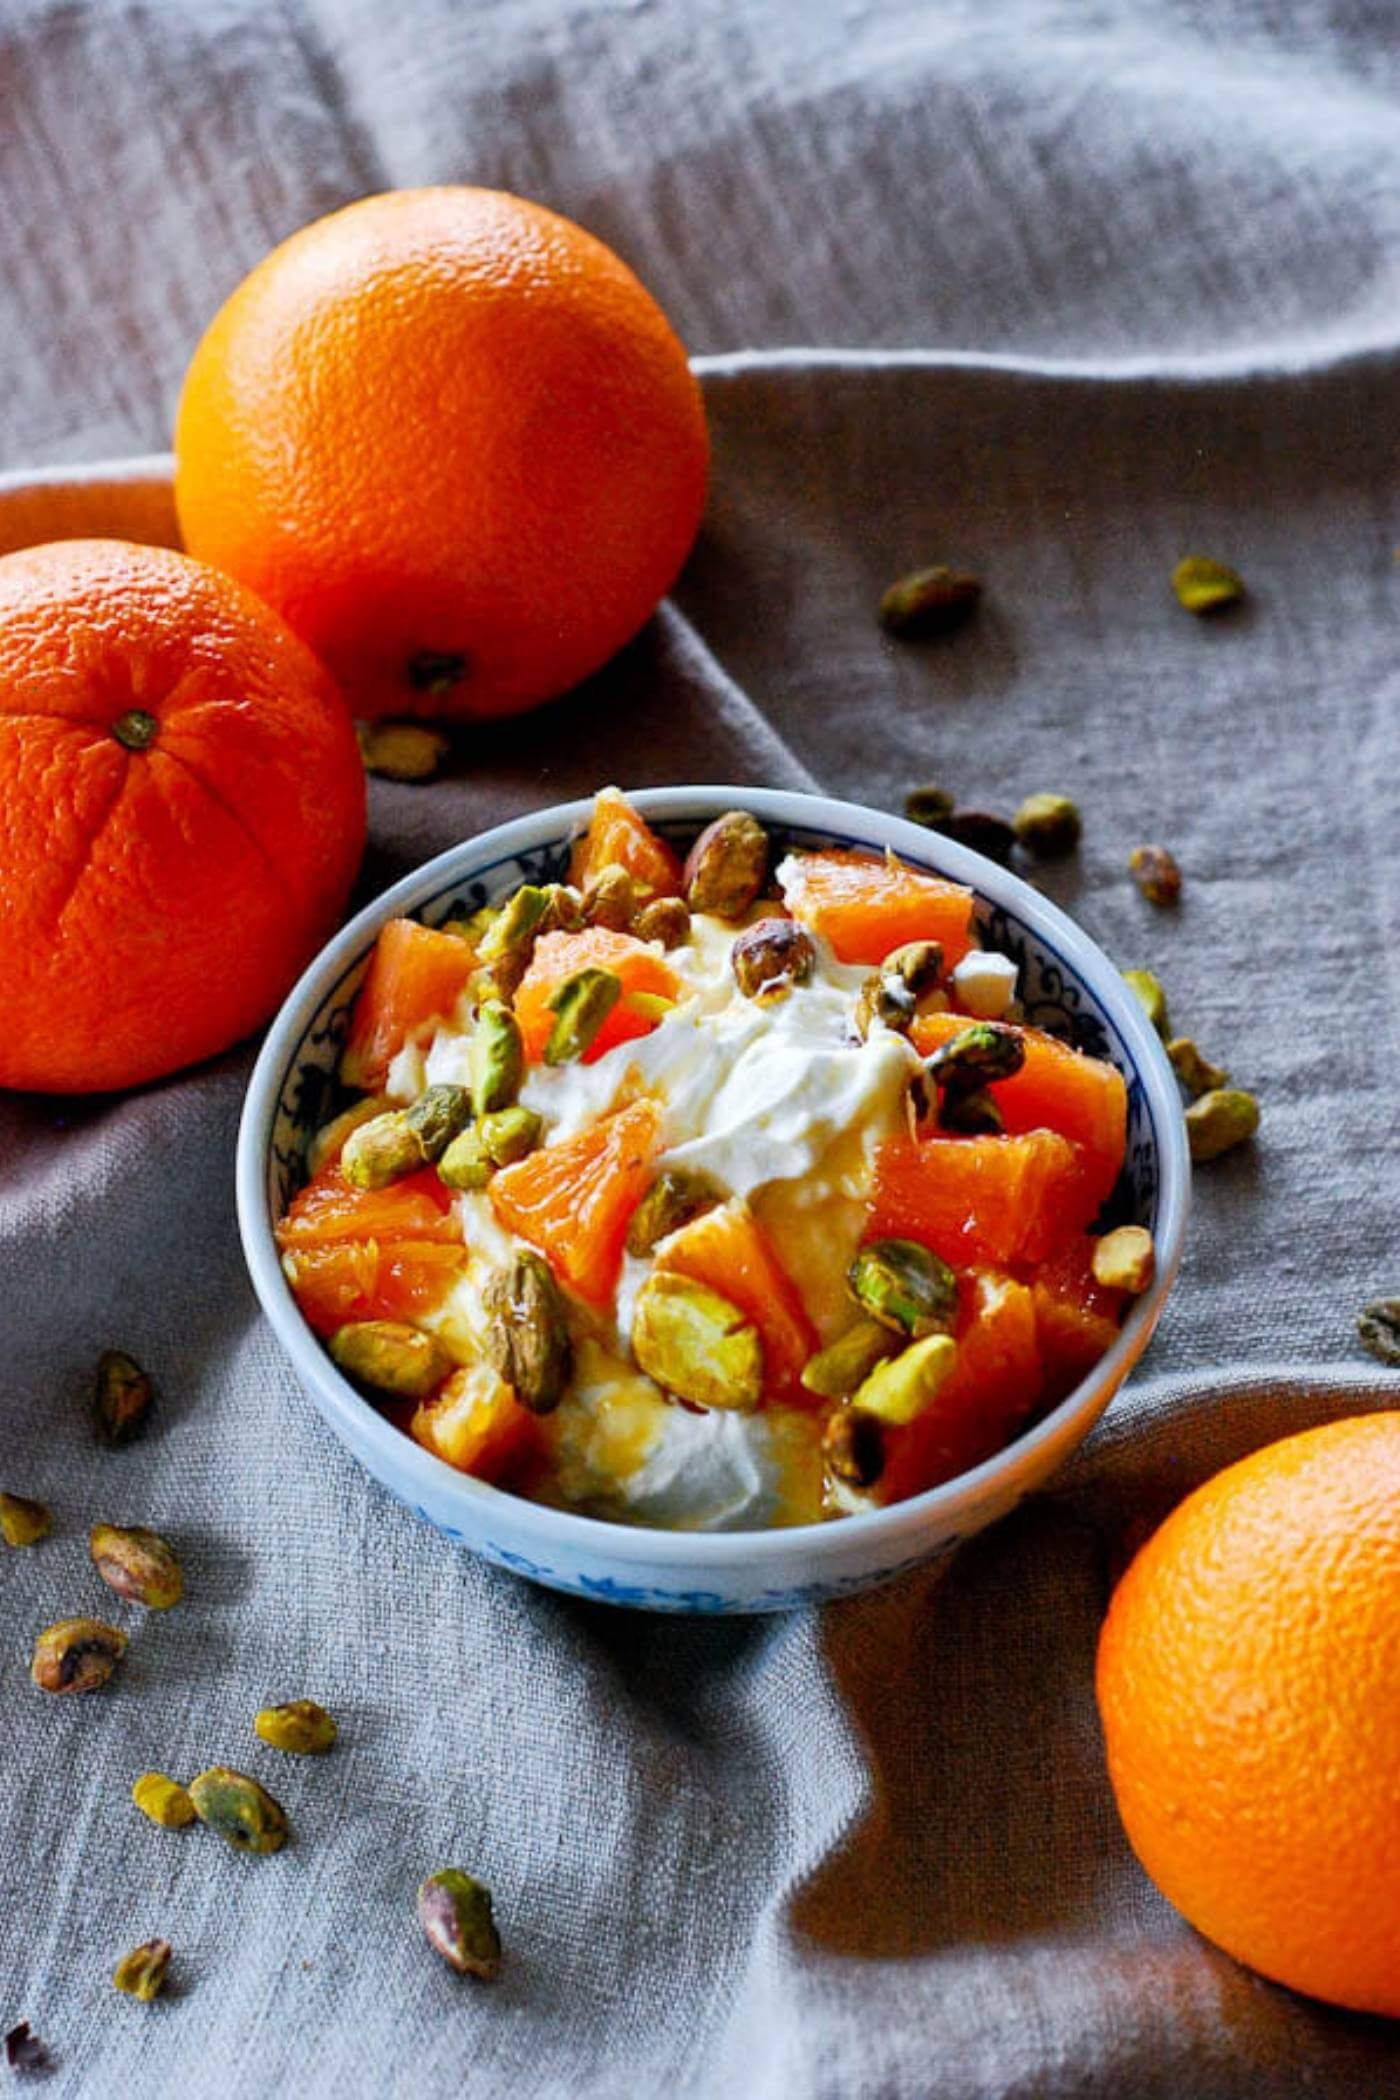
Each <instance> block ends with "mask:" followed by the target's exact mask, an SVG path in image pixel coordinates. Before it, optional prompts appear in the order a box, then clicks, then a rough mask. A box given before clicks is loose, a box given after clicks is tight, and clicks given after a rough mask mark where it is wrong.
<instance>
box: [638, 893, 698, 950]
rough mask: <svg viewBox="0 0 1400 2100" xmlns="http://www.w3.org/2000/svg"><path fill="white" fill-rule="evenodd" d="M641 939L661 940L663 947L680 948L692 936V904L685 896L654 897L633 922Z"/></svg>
mask: <svg viewBox="0 0 1400 2100" xmlns="http://www.w3.org/2000/svg"><path fill="white" fill-rule="evenodd" d="M632 931H633V933H634V934H635V935H636V936H637V939H638V940H639V941H660V943H661V945H662V947H663V948H679V947H680V945H681V943H682V942H683V941H685V940H688V939H689V937H690V906H689V905H688V904H687V903H686V902H685V899H684V898H683V897H653V898H652V900H651V902H650V904H644V905H643V906H642V908H641V910H640V911H639V912H638V913H637V916H636V918H635V919H634V920H633V922H632Z"/></svg>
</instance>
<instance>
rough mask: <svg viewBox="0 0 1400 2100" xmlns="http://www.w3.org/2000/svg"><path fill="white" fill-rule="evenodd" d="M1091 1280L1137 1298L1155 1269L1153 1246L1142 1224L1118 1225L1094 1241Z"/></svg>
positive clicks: (1154, 1272)
mask: <svg viewBox="0 0 1400 2100" xmlns="http://www.w3.org/2000/svg"><path fill="white" fill-rule="evenodd" d="M1090 1267H1091V1270H1092V1272H1093V1277H1094V1281H1095V1283H1101V1284H1103V1285H1104V1286H1105V1288H1106V1289H1108V1290H1111V1291H1129V1292H1131V1293H1132V1295H1133V1296H1134V1297H1138V1296H1139V1295H1140V1294H1141V1293H1142V1292H1143V1291H1145V1290H1146V1289H1147V1286H1148V1285H1149V1284H1150V1283H1151V1281H1152V1278H1153V1276H1154V1275H1155V1274H1156V1270H1157V1249H1156V1246H1155V1245H1154V1243H1153V1239H1152V1235H1151V1233H1150V1232H1149V1231H1148V1230H1147V1227H1146V1226H1145V1225H1119V1226H1117V1227H1116V1228H1115V1230H1114V1231H1112V1232H1106V1233H1104V1235H1103V1237H1102V1238H1101V1239H1098V1240H1095V1242H1094V1252H1093V1256H1092V1259H1091V1262H1090Z"/></svg>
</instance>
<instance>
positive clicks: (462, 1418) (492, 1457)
mask: <svg viewBox="0 0 1400 2100" xmlns="http://www.w3.org/2000/svg"><path fill="white" fill-rule="evenodd" d="M409 1433H410V1435H412V1436H413V1437H415V1438H416V1439H417V1441H418V1442H419V1443H420V1444H422V1445H423V1447H424V1449H425V1450H428V1451H432V1452H435V1453H436V1455H437V1456H438V1457H439V1458H443V1459H446V1461H447V1463H448V1465H449V1466H455V1467H456V1468H457V1470H458V1472H459V1473H474V1474H475V1475H476V1477H477V1478H478V1480H499V1479H500V1478H501V1476H502V1474H504V1473H506V1472H508V1471H509V1470H511V1469H512V1468H513V1467H515V1466H517V1465H519V1464H520V1462H521V1461H522V1460H523V1459H525V1458H527V1457H528V1456H529V1455H530V1454H531V1453H532V1452H533V1451H534V1450H535V1448H536V1446H537V1445H538V1442H539V1425H538V1423H537V1422H536V1419H535V1417H534V1416H533V1415H532V1414H531V1413H530V1412H529V1411H528V1409H526V1408H523V1407H522V1406H521V1405H520V1402H519V1401H518V1400H517V1399H516V1397H515V1394H514V1393H513V1392H512V1390H511V1388H510V1387H509V1386H508V1385H507V1384H506V1382H505V1380H504V1379H503V1378H498V1377H497V1376H496V1374H495V1372H494V1371H493V1370H491V1369H490V1367H489V1366H488V1365H486V1364H467V1365H464V1366H463V1368H462V1369H461V1370H458V1371H454V1372H453V1374H452V1376H451V1377H450V1378H449V1379H448V1381H447V1383H446V1385H444V1386H443V1387H442V1388H441V1390H440V1391H439V1392H438V1393H437V1394H436V1395H435V1396H434V1397H433V1399H431V1400H426V1401H424V1402H423V1404H422V1405H421V1406H420V1407H419V1408H418V1409H417V1410H416V1411H415V1413H414V1415H413V1419H412V1421H411V1422H410V1423H409Z"/></svg>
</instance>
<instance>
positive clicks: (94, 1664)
mask: <svg viewBox="0 0 1400 2100" xmlns="http://www.w3.org/2000/svg"><path fill="white" fill-rule="evenodd" d="M125 1653H126V1635H125V1634H124V1633H123V1632H122V1631H121V1629H120V1627H117V1626H108V1625H107V1624H105V1622H104V1621H103V1620H101V1619H59V1620H57V1621H56V1622H55V1624H54V1625H52V1626H46V1627H45V1628H44V1631H43V1632H42V1633H41V1634H40V1635H39V1638H38V1640H37V1641H35V1643H34V1657H33V1661H32V1662H31V1663H30V1666H29V1675H30V1677H31V1679H32V1680H33V1682H34V1683H35V1684H36V1685H37V1686H38V1687H39V1690H40V1691H41V1692H55V1693H60V1694H63V1693H68V1692H97V1691H100V1690H101V1689H102V1687H103V1685H105V1684H107V1683H109V1682H110V1680H111V1677H112V1673H113V1671H114V1670H115V1669H116V1667H117V1664H118V1663H119V1662H120V1661H121V1659H122V1657H123V1656H124V1655H125Z"/></svg>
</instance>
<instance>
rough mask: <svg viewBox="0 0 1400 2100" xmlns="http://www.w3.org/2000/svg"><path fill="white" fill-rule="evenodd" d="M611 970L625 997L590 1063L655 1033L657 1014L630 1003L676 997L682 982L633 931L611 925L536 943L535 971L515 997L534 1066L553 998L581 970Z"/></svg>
mask: <svg viewBox="0 0 1400 2100" xmlns="http://www.w3.org/2000/svg"><path fill="white" fill-rule="evenodd" d="M583 969H597V970H611V971H612V973H613V975H614V976H615V977H620V978H621V980H622V997H621V998H620V999H619V1000H618V1002H617V1005H616V1006H615V1007H614V1008H613V1010H612V1012H611V1013H610V1014H609V1015H608V1018H607V1020H606V1021H604V1023H603V1025H602V1027H601V1028H600V1029H599V1031H598V1033H597V1035H596V1036H595V1037H594V1039H593V1041H592V1043H591V1044H590V1045H589V1048H588V1050H587V1052H586V1054H585V1056H584V1060H583V1061H584V1063H585V1064H586V1065H591V1064H592V1063H594V1061H595V1060H596V1059H597V1058H600V1057H601V1056H602V1055H603V1053H604V1051H606V1050H611V1049H612V1048H613V1047H614V1046H615V1045H616V1044H618V1043H630V1042H632V1041H633V1040H634V1039H635V1038H636V1037H637V1036H639V1035H650V1033H651V1031H652V1029H653V1028H655V1026H656V1020H655V1017H654V1016H653V1015H650V1014H645V1013H638V1012H637V1011H636V1009H635V1008H634V1007H632V1006H630V1005H629V1004H628V1000H629V997H630V995H631V994H632V993H634V992H653V993H656V994H657V995H658V996H659V997H661V998H663V999H674V998H675V996H676V993H677V992H678V991H679V989H680V980H679V979H678V978H677V976H676V973H675V971H674V970H672V969H671V968H670V966H669V965H668V964H667V963H664V962H663V961H662V960H661V957H660V956H659V955H657V954H656V952H655V951H654V950H653V949H652V948H649V947H648V946H647V944H646V942H645V941H638V940H634V939H633V937H632V935H631V934H630V933H613V932H612V931H610V929H609V928H608V927H606V926H589V927H586V928H585V930H584V931H583V932H582V933H546V934H544V935H543V936H542V937H541V939H539V940H537V941H536V943H535V952H534V954H533V955H532V956H531V958H530V967H529V969H528V970H527V971H526V972H525V975H524V976H523V977H522V978H521V980H520V984H519V988H518V989H517V991H516V994H515V1018H516V1019H517V1021H519V1023H520V1033H521V1036H522V1037H523V1039H524V1043H525V1055H526V1057H528V1058H529V1059H530V1060H531V1062H532V1063H533V1062H535V1061H536V1060H538V1059H539V1058H541V1057H542V1056H543V1055H544V1046H545V1044H546V1043H547V1042H548V1041H549V1031H550V1029H551V1028H552V1027H553V1026H554V1015H553V1014H552V1013H551V1012H550V1010H549V1000H550V996H551V994H552V993H553V992H554V991H555V990H557V988H558V987H559V986H560V985H561V984H562V983H563V982H564V979H565V978H566V977H572V976H573V974H574V972H575V971H576V970H583Z"/></svg>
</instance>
